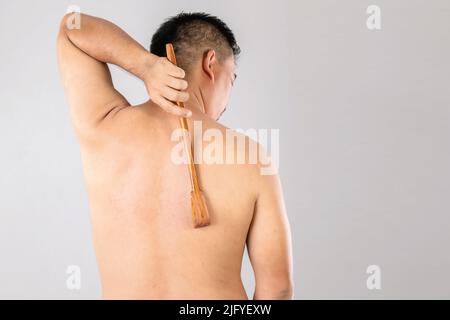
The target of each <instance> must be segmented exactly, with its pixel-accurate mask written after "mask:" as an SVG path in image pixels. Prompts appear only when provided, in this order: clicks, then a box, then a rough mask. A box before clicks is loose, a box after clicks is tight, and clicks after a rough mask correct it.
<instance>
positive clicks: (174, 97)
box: [161, 87, 189, 102]
mask: <svg viewBox="0 0 450 320" xmlns="http://www.w3.org/2000/svg"><path fill="white" fill-rule="evenodd" d="M161 92H162V96H163V97H164V98H166V99H168V100H170V101H174V102H186V101H188V99H189V93H187V92H186V91H178V90H175V89H172V88H169V87H165V88H163V89H162V91H161Z"/></svg>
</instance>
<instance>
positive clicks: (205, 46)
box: [150, 13, 240, 119]
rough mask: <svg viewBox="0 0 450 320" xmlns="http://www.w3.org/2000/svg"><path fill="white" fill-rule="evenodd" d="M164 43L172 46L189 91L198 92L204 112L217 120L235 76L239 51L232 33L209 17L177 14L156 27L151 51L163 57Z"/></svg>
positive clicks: (225, 103) (217, 20) (223, 108)
mask: <svg viewBox="0 0 450 320" xmlns="http://www.w3.org/2000/svg"><path fill="white" fill-rule="evenodd" d="M167 43H172V44H173V47H174V50H175V55H176V57H177V64H178V66H179V67H180V68H182V69H184V71H185V72H186V80H187V81H188V82H189V88H188V90H198V94H199V95H200V96H201V97H200V98H201V99H202V100H203V103H204V107H205V110H204V112H205V113H206V114H208V115H209V116H210V117H212V118H213V119H217V118H218V117H219V116H220V115H221V114H222V113H223V111H224V110H225V108H226V106H227V104H228V99H229V95H230V91H231V87H232V85H233V82H234V80H235V77H236V74H235V62H236V59H237V56H238V55H239V53H240V48H239V46H238V45H237V43H236V39H235V38H234V35H233V32H232V31H231V30H230V29H229V28H228V27H227V25H226V24H225V23H224V22H222V21H221V20H220V19H219V18H217V17H214V16H211V15H209V14H206V13H180V14H178V15H176V16H174V17H171V18H169V19H167V20H166V21H165V22H164V23H163V24H162V25H161V26H160V27H159V28H158V30H157V31H156V33H155V34H154V35H153V38H152V43H151V46H150V52H151V53H153V54H155V55H157V56H160V57H165V56H166V44H167ZM197 88H198V89H197ZM196 93H197V92H194V94H196Z"/></svg>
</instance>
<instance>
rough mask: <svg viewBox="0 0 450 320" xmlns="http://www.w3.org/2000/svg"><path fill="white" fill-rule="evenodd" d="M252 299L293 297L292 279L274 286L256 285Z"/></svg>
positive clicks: (287, 298)
mask: <svg viewBox="0 0 450 320" xmlns="http://www.w3.org/2000/svg"><path fill="white" fill-rule="evenodd" d="M253 299H254V300H292V299H294V284H293V282H292V281H289V282H286V283H285V284H282V283H278V284H277V285H276V286H270V287H264V286H258V285H256V288H255V294H254V297H253Z"/></svg>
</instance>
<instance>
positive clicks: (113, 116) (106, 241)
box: [57, 13, 293, 299]
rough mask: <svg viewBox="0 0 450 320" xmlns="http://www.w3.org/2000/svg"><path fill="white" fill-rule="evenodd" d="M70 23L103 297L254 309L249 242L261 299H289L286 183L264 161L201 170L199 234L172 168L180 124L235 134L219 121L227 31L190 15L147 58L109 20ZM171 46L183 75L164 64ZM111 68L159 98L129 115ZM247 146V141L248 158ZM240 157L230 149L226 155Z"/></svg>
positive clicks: (226, 90) (78, 124) (230, 64)
mask: <svg viewBox="0 0 450 320" xmlns="http://www.w3.org/2000/svg"><path fill="white" fill-rule="evenodd" d="M73 19H75V17H74V16H73V15H70V14H69V15H66V16H64V18H63V19H62V22H61V26H60V32H59V35H58V41H57V46H58V60H59V66H60V72H61V77H62V81H63V84H64V88H65V91H66V95H67V97H68V100H69V104H70V111H71V117H72V120H73V126H74V129H75V131H76V136H77V139H78V141H79V143H80V147H81V156H82V162H83V170H84V176H85V181H86V186H87V191H88V196H89V204H90V209H91V221H92V225H93V238H94V245H95V250H96V255H97V261H98V264H99V269H100V274H101V282H102V297H103V298H105V299H121V298H125V299H247V295H246V292H245V290H244V287H243V284H242V281H241V276H240V274H241V264H242V256H243V251H244V248H245V244H247V247H248V252H249V257H250V259H251V263H252V267H253V270H254V274H255V283H256V285H255V287H256V288H255V293H254V296H253V298H254V299H291V298H292V297H293V285H292V257H291V244H290V231H289V227H288V222H287V217H286V213H285V209H284V204H283V197H282V191H281V187H280V182H279V178H278V176H277V175H262V174H261V171H260V169H261V168H260V167H261V164H260V163H259V162H258V163H256V164H252V163H247V162H246V163H244V164H238V163H236V164H205V163H200V164H198V165H197V171H198V175H199V181H200V184H201V188H202V190H203V191H204V193H205V196H206V202H207V206H208V209H209V213H210V217H211V224H210V225H209V226H207V227H203V228H193V226H192V220H191V207H190V183H189V173H188V171H187V168H186V166H185V165H180V164H179V163H175V161H173V148H174V145H175V143H174V141H173V140H172V139H171V136H172V134H173V132H174V130H176V129H177V128H178V121H179V116H186V117H188V119H189V121H188V122H189V128H190V130H191V131H192V127H193V121H199V122H201V124H202V130H203V131H205V130H208V129H215V130H217V131H219V132H221V133H223V134H224V136H225V132H226V130H228V129H227V128H225V127H224V126H222V125H220V124H219V123H217V122H216V121H215V120H216V119H218V117H219V116H220V115H221V114H222V113H223V111H224V110H225V108H226V105H227V102H228V97H229V94H230V90H231V87H232V85H233V82H234V80H235V77H236V76H235V56H236V55H237V54H238V53H239V47H238V46H237V44H236V41H235V39H234V36H233V33H232V32H231V30H230V29H229V28H228V27H227V26H226V25H225V24H224V23H223V22H222V21H220V20H219V19H218V18H216V17H213V16H210V15H207V14H203V13H191V14H184V13H183V14H180V15H178V16H175V17H173V18H171V19H169V20H167V21H166V22H165V23H164V24H163V25H162V26H161V27H160V28H159V30H158V31H157V33H156V34H155V35H154V37H153V39H152V45H151V51H152V53H150V52H148V51H147V50H145V49H144V48H143V47H142V46H141V45H139V44H138V43H137V42H136V41H134V40H133V39H132V38H131V37H130V36H129V35H127V34H126V33H125V32H124V31H122V30H121V29H120V28H118V27H117V26H116V25H114V24H112V23H110V22H108V21H105V20H102V19H99V18H95V17H92V16H88V15H84V14H83V15H81V16H80V22H81V24H80V28H72V27H69V26H73ZM166 43H172V44H173V45H174V48H175V53H176V56H177V60H178V65H179V67H177V66H175V65H173V64H171V63H170V62H169V61H168V60H167V59H166V58H165V57H164V56H165V44H166ZM107 63H111V64H115V65H118V66H119V67H122V68H123V69H125V70H127V71H129V72H131V73H132V74H134V75H136V76H137V77H139V78H140V79H142V81H143V82H144V83H145V85H146V88H147V90H148V93H149V95H150V96H151V100H149V101H147V102H146V103H143V104H142V105H139V106H131V105H130V103H128V101H127V100H126V99H125V97H124V96H122V95H121V94H120V93H119V92H118V91H117V90H115V89H114V86H113V83H112V80H111V75H110V72H109V70H108V67H107ZM188 84H189V85H188ZM174 101H183V102H185V105H186V109H181V108H179V107H177V106H176V104H175V103H174ZM191 134H192V132H191ZM201 144H202V145H203V146H205V147H206V146H207V145H208V141H202V142H201ZM251 145H252V141H251V140H250V139H248V138H246V145H245V148H246V150H248V149H249V148H250V147H249V146H251ZM230 148H231V149H233V150H230ZM234 148H235V146H232V147H229V146H228V144H224V151H225V152H229V151H235V150H234ZM237 151H238V152H239V150H237ZM240 151H242V150H240ZM244 151H245V150H244Z"/></svg>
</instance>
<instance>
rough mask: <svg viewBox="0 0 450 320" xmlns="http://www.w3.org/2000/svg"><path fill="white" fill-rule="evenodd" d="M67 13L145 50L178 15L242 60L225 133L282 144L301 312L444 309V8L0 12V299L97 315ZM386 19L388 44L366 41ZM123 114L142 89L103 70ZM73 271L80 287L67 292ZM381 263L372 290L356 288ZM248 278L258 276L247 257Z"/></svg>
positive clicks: (447, 196)
mask: <svg viewBox="0 0 450 320" xmlns="http://www.w3.org/2000/svg"><path fill="white" fill-rule="evenodd" d="M70 4H77V5H79V6H80V7H81V10H82V11H83V12H86V13H90V14H93V15H98V16H101V17H104V18H107V19H111V20H112V21H114V22H115V23H117V24H118V25H119V26H121V27H123V28H124V29H125V30H126V31H127V32H129V33H130V34H131V35H132V36H133V37H135V38H136V39H137V40H138V41H139V42H141V43H142V44H143V45H145V46H148V45H149V42H150V39H151V35H152V33H153V32H154V31H155V30H156V28H157V26H158V25H159V24H160V23H161V22H162V21H163V20H164V19H165V18H166V17H168V16H171V15H174V14H176V13H178V12H179V11H181V10H185V11H205V12H209V13H212V14H215V15H218V16H219V17H221V18H222V19H223V20H224V21H225V22H226V23H228V24H229V25H230V27H231V28H232V29H233V30H234V32H235V34H236V37H237V39H238V41H239V43H240V45H241V48H242V56H241V59H240V61H239V67H238V75H239V76H238V80H237V82H236V85H235V89H234V91H233V93H232V98H231V103H230V108H229V111H227V113H226V114H225V115H224V117H223V118H222V122H224V124H226V125H228V126H230V127H233V128H244V129H247V128H279V129H280V140H281V145H280V151H281V155H280V167H281V168H280V175H281V178H282V182H283V187H284V191H285V199H286V206H287V209H288V215H289V219H290V222H291V228H292V234H293V250H294V271H295V274H294V276H295V285H296V287H295V298H297V299H312V298H314V299H315V298H326V299H335V298H364V299H366V298H367V299H379V298H389V299H391V298H450V274H449V272H448V270H450V258H449V255H450V254H449V248H448V244H449V240H450V236H449V229H450V228H449V227H450V226H449V224H450V217H449V211H450V182H449V181H450V168H449V161H450V144H449V143H450V126H449V125H450V118H449V116H450V93H449V92H450V87H449V83H450V82H449V80H450V63H449V61H448V59H449V57H450V41H449V40H450V39H449V36H450V2H449V1H444V0H442V1H436V0H435V1H425V0H423V1H412V0H408V1H406V0H397V1H393V0H389V1H381V0H377V1H364V0H353V1H324V0H320V1H319V0H314V1H312V0H311V1H294V0H292V1H276V2H275V1H221V2H219V1H211V0H209V1H189V2H187V1H170V2H169V1H164V2H163V1H95V2H94V1H76V2H74V3H72V2H68V1H49V0H47V1H39V2H35V1H5V0H1V1H0V63H1V69H0V90H1V95H0V102H1V106H0V146H1V151H0V152H1V158H0V168H1V175H0V298H62V299H79V298H88V299H91V298H93V299H96V298H99V295H100V283H99V275H98V271H97V267H96V262H95V255H94V252H93V248H92V242H91V229H90V225H89V211H88V205H87V197H86V192H85V189H84V185H83V178H82V170H81V162H80V156H79V150H78V146H77V143H76V140H75V137H74V134H73V132H72V127H71V124H70V119H69V113H68V106H67V103H66V100H65V98H64V96H63V92H62V88H61V85H60V83H59V78H58V73H57V66H56V54H55V38H56V33H57V29H58V24H59V20H60V18H61V16H62V15H63V14H64V13H65V10H66V8H67V7H68V5H70ZM370 4H376V5H379V6H380V7H381V14H382V30H379V31H369V30H368V29H367V27H366V19H367V14H366V8H367V6H368V5H370ZM113 76H114V80H115V83H116V85H117V87H118V88H119V90H121V91H122V92H123V93H124V94H125V95H126V96H127V97H128V98H129V100H130V101H131V102H132V103H140V102H142V101H144V100H145V99H146V93H145V89H144V87H143V85H142V84H141V83H139V81H138V80H136V79H134V78H133V77H131V76H130V75H128V74H126V73H125V72H123V71H121V70H118V69H117V68H114V69H113ZM71 264H75V265H79V266H80V267H81V272H82V287H81V290H79V291H70V290H68V289H67V288H66V278H67V275H66V268H67V266H68V265H71ZM372 264H376V265H379V266H380V268H381V272H382V289H381V290H376V291H370V290H368V289H367V287H366V278H367V276H368V275H367V274H366V268H367V266H369V265H372ZM242 277H243V280H244V283H245V287H246V289H247V291H248V293H249V295H251V294H252V290H253V285H254V283H253V276H252V273H251V267H250V266H249V264H248V259H247V258H246V259H245V261H244V265H243V275H242Z"/></svg>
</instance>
